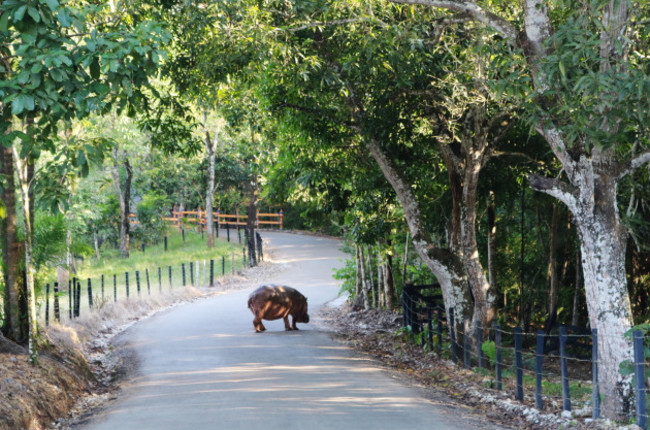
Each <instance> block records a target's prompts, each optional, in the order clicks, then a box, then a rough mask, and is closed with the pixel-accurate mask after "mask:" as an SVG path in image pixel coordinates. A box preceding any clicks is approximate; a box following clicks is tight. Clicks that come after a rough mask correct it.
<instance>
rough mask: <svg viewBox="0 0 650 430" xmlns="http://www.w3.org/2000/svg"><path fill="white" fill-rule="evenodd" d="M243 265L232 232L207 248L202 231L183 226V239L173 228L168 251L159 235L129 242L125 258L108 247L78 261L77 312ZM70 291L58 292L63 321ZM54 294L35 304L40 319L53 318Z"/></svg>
mask: <svg viewBox="0 0 650 430" xmlns="http://www.w3.org/2000/svg"><path fill="white" fill-rule="evenodd" d="M222 233H223V232H222ZM231 233H232V232H231ZM211 261H212V262H213V269H212V271H211V268H210V263H211ZM197 265H198V277H197ZM243 266H244V259H243V245H242V244H240V243H239V239H238V236H237V233H236V231H235V233H234V234H231V242H227V240H226V238H225V234H222V235H221V237H220V238H218V239H216V240H215V246H214V248H212V249H208V248H207V246H206V239H205V237H204V236H203V237H202V235H201V234H199V233H195V232H190V231H186V232H185V240H183V235H182V234H181V232H180V231H178V230H177V229H173V228H172V229H170V230H169V232H168V234H167V250H166V251H165V245H164V240H161V241H160V243H157V244H152V245H149V246H146V247H145V250H144V252H143V251H142V250H141V248H140V247H136V246H134V247H132V249H131V256H130V257H129V258H127V259H123V258H120V257H119V251H118V250H108V251H105V252H103V254H102V256H101V258H100V259H95V258H92V259H90V260H86V261H85V262H83V263H82V264H81V265H79V267H78V268H77V273H76V275H74V276H75V277H76V279H77V280H78V283H79V284H80V285H81V288H80V292H79V307H80V314H85V313H86V312H87V311H88V309H89V308H90V307H91V302H92V306H93V307H94V308H101V307H102V306H104V305H106V304H107V303H110V302H114V301H118V300H123V299H129V298H132V297H133V298H135V297H141V296H150V295H152V294H154V295H155V294H160V293H165V292H169V291H171V290H172V289H175V288H179V287H184V286H190V285H194V286H207V285H209V283H210V274H211V273H212V276H213V280H214V282H215V283H216V282H217V281H218V279H219V278H220V277H222V276H223V275H229V274H231V273H233V272H237V271H239V270H241V269H242V267H243ZM52 284H53V282H52ZM43 292H44V291H43ZM71 293H72V291H71V290H70V285H64V286H62V288H61V290H60V292H59V293H58V295H57V299H58V300H57V301H58V308H59V310H60V315H61V320H65V319H70V318H71V315H72V309H73V308H74V304H73V303H74V295H73V294H71ZM53 296H54V295H53V294H52V293H50V295H49V304H46V300H45V294H42V295H41V300H39V306H38V307H39V310H38V313H39V315H40V318H41V320H44V319H45V314H46V312H47V313H49V318H50V319H52V318H54V314H53V312H54V308H55V304H54V297H53Z"/></svg>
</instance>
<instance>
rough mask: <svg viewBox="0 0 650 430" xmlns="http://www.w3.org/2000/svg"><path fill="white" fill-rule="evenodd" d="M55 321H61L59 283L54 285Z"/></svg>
mask: <svg viewBox="0 0 650 430" xmlns="http://www.w3.org/2000/svg"><path fill="white" fill-rule="evenodd" d="M54 320H55V321H56V322H60V321H61V310H60V309H59V283H58V282H55V283H54Z"/></svg>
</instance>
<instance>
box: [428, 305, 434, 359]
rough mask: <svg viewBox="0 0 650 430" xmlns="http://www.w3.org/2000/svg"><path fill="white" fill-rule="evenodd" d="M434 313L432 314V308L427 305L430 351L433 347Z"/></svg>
mask: <svg viewBox="0 0 650 430" xmlns="http://www.w3.org/2000/svg"><path fill="white" fill-rule="evenodd" d="M432 320H433V315H432V314H431V308H430V307H429V306H427V344H428V345H429V351H431V350H432V349H433V321H432Z"/></svg>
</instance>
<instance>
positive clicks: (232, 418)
mask: <svg viewBox="0 0 650 430" xmlns="http://www.w3.org/2000/svg"><path fill="white" fill-rule="evenodd" d="M263 237H264V239H265V241H267V242H268V246H267V248H268V247H270V248H271V249H272V250H273V254H274V260H275V261H276V262H279V263H284V264H286V265H287V268H286V270H284V271H282V272H281V273H279V274H277V275H273V276H272V279H268V281H269V282H275V283H284V284H287V285H291V286H293V287H295V288H297V289H298V290H300V291H301V292H302V293H303V294H304V295H306V296H307V297H308V300H309V308H310V314H312V315H313V314H315V313H317V312H318V309H319V308H320V307H321V306H322V305H323V304H325V303H326V302H328V301H330V300H332V299H335V298H336V296H337V294H338V289H339V288H338V284H337V281H335V280H333V278H332V270H333V269H334V268H336V267H339V266H340V265H341V264H342V261H341V260H342V258H343V257H344V255H343V254H342V253H341V252H340V251H339V249H338V248H339V243H338V242H337V241H335V240H331V239H326V238H318V237H313V236H305V235H294V234H287V233H265V234H263ZM253 287H254V286H251V288H248V289H245V290H241V291H233V292H230V293H228V294H224V295H220V296H216V297H212V298H209V299H205V300H200V301H196V302H193V303H189V304H187V305H184V306H179V307H177V308H173V309H171V310H169V311H166V312H163V313H160V314H159V315H156V316H155V317H153V318H150V319H148V320H146V321H143V322H141V323H139V324H137V325H136V326H134V327H133V328H131V329H130V330H129V331H128V332H127V333H126V334H125V336H124V337H123V339H122V340H123V341H124V342H127V343H128V344H129V345H130V347H131V348H133V350H134V351H135V356H136V358H137V362H138V366H137V374H136V376H134V377H132V378H130V380H129V382H128V384H127V385H126V386H125V387H124V388H123V390H122V391H121V392H120V394H119V396H118V400H117V401H116V402H114V403H113V404H112V405H110V406H109V407H108V409H107V410H105V411H104V412H102V413H101V414H99V415H97V416H95V417H93V418H92V420H91V421H90V422H87V423H85V424H83V425H81V426H78V427H77V428H86V429H111V430H114V429H120V430H126V429H138V430H143V429H192V430H199V429H253V428H264V429H268V430H271V429H286V428H297V427H303V428H310V429H341V428H354V429H373V430H376V429H398V428H403V429H425V428H435V429H438V430H456V429H458V430H460V429H468V428H469V429H475V428H481V429H497V428H500V427H496V426H495V425H493V424H490V423H487V422H485V421H484V420H482V419H481V417H477V416H475V415H474V414H473V412H472V411H471V410H470V409H466V408H458V407H452V406H448V405H445V404H442V403H441V402H438V401H436V400H435V399H434V400H432V399H431V398H428V399H425V398H424V397H423V396H422V395H421V393H420V392H419V390H418V389H416V388H412V387H408V386H406V385H405V384H403V383H401V382H400V381H399V380H398V379H396V378H394V377H392V376H391V374H389V373H388V372H386V371H385V370H382V368H381V367H380V366H378V365H377V364H376V363H374V362H373V361H372V360H370V359H368V358H365V357H362V356H359V355H357V354H355V353H354V352H352V351H351V350H350V349H349V348H348V347H346V346H343V345H342V344H340V343H338V342H336V341H335V340H333V339H332V338H331V336H330V335H329V334H328V333H327V332H326V331H324V329H322V328H319V327H317V326H315V325H314V324H310V325H304V324H302V325H299V328H300V329H301V330H300V331H298V332H285V331H283V323H282V320H278V321H270V322H268V323H267V322H265V325H266V327H267V329H268V331H267V332H265V333H262V334H255V333H254V332H253V326H252V315H251V313H250V311H249V310H248V309H247V307H246V301H247V297H248V294H249V293H250V291H251V289H252V288H253Z"/></svg>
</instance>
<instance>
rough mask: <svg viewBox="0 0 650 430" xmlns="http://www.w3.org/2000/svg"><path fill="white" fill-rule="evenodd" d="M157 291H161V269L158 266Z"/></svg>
mask: <svg viewBox="0 0 650 430" xmlns="http://www.w3.org/2000/svg"><path fill="white" fill-rule="evenodd" d="M158 292H159V293H162V270H160V266H158Z"/></svg>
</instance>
